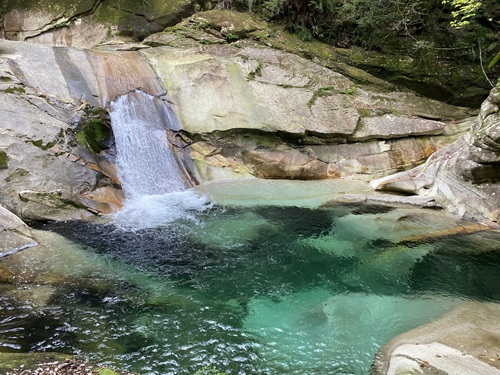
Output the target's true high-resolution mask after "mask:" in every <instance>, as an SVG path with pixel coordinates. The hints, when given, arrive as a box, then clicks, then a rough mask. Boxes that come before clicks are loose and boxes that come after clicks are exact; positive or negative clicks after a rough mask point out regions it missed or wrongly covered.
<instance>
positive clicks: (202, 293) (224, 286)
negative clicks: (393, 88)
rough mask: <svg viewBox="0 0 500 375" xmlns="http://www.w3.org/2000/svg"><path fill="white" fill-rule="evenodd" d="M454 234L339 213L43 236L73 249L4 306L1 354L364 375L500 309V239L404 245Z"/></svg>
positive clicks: (364, 210)
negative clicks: (425, 330) (418, 330)
mask: <svg viewBox="0 0 500 375" xmlns="http://www.w3.org/2000/svg"><path fill="white" fill-rule="evenodd" d="M456 225H460V223H455V222H454V221H453V220H452V219H449V218H446V217H445V216H443V215H441V214H440V213H439V212H436V211H431V210H428V211H426V210H412V209H400V208H398V209H395V208H391V207H387V206H373V205H346V204H343V205H336V206H332V207H325V208H298V207H276V206H258V207H240V208H238V207H232V208H224V207H219V206H212V207H207V208H206V209H205V210H203V211H196V212H191V213H190V215H188V216H184V217H183V218H177V219H176V220H174V221H172V222H170V223H168V224H164V225H160V226H157V227H153V228H146V229H140V230H135V231H134V230H123V229H119V228H117V227H116V226H115V225H113V224H104V225H103V224H101V225H97V224H91V223H71V222H70V223H58V224H46V225H43V226H42V227H41V228H39V229H42V230H44V231H52V232H56V233H59V234H61V235H63V236H64V237H65V238H66V240H60V239H57V238H56V239H54V237H53V236H51V235H48V236H47V238H46V240H45V242H46V245H47V247H48V248H49V249H50V250H49V251H48V252H46V253H44V254H43V258H42V257H41V258H40V259H43V261H41V260H37V261H33V265H32V267H33V270H34V271H33V272H39V274H40V275H42V276H43V277H42V276H40V277H39V279H37V280H38V281H37V283H36V285H35V284H30V285H26V286H24V287H23V288H24V289H30V288H31V289H32V290H31V291H30V293H31V294H30V296H31V299H30V298H25V299H24V300H23V299H22V298H21V297H20V295H19V294H15V293H12V292H10V293H2V297H0V349H1V350H3V351H13V352H28V351H58V352H65V353H74V354H78V355H82V356H84V357H86V358H88V359H89V360H91V361H92V362H94V363H98V364H103V365H107V366H111V367H117V368H122V369H127V370H130V371H134V372H137V373H141V374H194V373H196V372H197V371H198V372H199V373H203V372H202V371H205V370H207V369H208V368H212V367H214V368H217V369H218V370H219V371H224V372H227V373H228V374H356V375H357V374H367V373H368V372H369V368H370V364H371V362H372V361H373V356H374V354H375V353H376V351H377V350H378V349H379V348H380V347H381V346H383V345H384V344H385V343H386V342H387V341H388V340H390V339H391V338H392V337H394V336H395V335H398V334H400V333H402V332H405V331H407V330H409V329H412V328H414V327H416V326H418V325H420V324H423V323H426V322H429V321H431V320H433V319H436V318H437V317H439V316H441V315H442V314H444V313H446V312H448V311H450V310H451V309H453V308H454V307H456V306H458V305H459V304H460V303H462V302H463V301H465V300H470V299H473V300H479V301H493V302H498V301H500V284H499V283H498V274H500V235H499V233H498V232H494V231H489V232H480V233H475V234H461V235H460V234H456V235H453V236H447V237H436V238H430V239H427V240H420V241H419V240H415V238H413V239H410V236H414V235H423V234H425V233H431V232H435V231H440V230H444V229H446V228H450V227H453V226H456ZM40 233H42V232H40ZM409 239H410V240H409ZM54 275H56V276H54ZM55 279H57V280H56V281H57V282H56V281H54V280H55ZM44 280H45V281H44ZM2 288H4V289H5V290H9V289H8V288H9V287H8V286H6V285H3V286H2ZM43 288H46V289H47V288H48V291H47V292H46V294H47V297H46V298H45V299H43V303H41V302H40V300H41V299H42V298H40V297H38V299H35V298H34V297H33V296H34V295H38V296H40V295H41V294H42V292H43V291H44V290H45V289H43ZM37 293H38V294H37ZM35 300H36V301H38V303H35V302H33V301H35ZM23 301H24V302H23Z"/></svg>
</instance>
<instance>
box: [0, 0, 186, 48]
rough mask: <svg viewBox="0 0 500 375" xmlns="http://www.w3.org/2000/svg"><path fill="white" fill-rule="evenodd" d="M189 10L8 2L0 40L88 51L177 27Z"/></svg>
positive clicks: (176, 5) (95, 2)
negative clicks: (120, 39)
mask: <svg viewBox="0 0 500 375" xmlns="http://www.w3.org/2000/svg"><path fill="white" fill-rule="evenodd" d="M194 8H195V2H194V1H192V0H174V1H161V0H152V1H147V2H141V1H139V2H137V1H130V0H85V1H78V2H74V1H58V0H47V1H44V2H35V1H17V0H9V1H7V2H6V4H5V5H4V6H3V9H2V7H0V21H3V22H0V37H4V38H5V39H9V40H17V41H30V42H37V43H44V44H52V45H58V46H75V47H92V46H95V45H96V44H99V43H103V42H106V41H109V40H111V39H115V38H117V37H118V38H125V39H127V38H133V39H142V38H144V37H146V36H147V35H149V34H150V33H152V32H158V31H161V30H163V29H164V28H165V27H166V26H170V25H173V24H175V23H176V22H179V21H180V20H181V19H182V17H185V16H187V15H189V14H191V13H192V12H193V11H194ZM2 11H3V12H2ZM2 13H4V14H3V17H2Z"/></svg>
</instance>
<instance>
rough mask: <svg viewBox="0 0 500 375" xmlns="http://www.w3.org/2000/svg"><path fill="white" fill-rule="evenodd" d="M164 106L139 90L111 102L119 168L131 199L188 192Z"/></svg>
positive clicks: (126, 192)
mask: <svg viewBox="0 0 500 375" xmlns="http://www.w3.org/2000/svg"><path fill="white" fill-rule="evenodd" d="M166 111H167V108H165V106H164V104H163V102H162V101H161V100H159V99H157V98H155V97H153V96H151V95H149V94H146V93H144V92H142V91H139V90H136V91H133V92H131V93H129V94H126V95H122V96H120V97H119V98H118V99H116V100H115V101H113V102H111V111H110V116H111V126H112V127H113V133H114V136H115V142H116V148H117V166H118V174H119V178H120V181H121V183H122V188H123V191H124V193H125V197H126V198H127V199H134V198H138V197H140V196H144V195H159V194H166V193H172V192H176V191H182V190H185V185H184V182H183V180H182V176H181V172H180V170H179V167H178V164H177V161H176V160H175V156H174V154H173V152H172V150H171V149H170V147H169V145H168V140H167V135H166V131H165V130H166V127H165V125H167V124H165V117H166V116H165V113H166Z"/></svg>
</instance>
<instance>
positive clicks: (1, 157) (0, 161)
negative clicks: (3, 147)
mask: <svg viewBox="0 0 500 375" xmlns="http://www.w3.org/2000/svg"><path fill="white" fill-rule="evenodd" d="M8 164H9V157H8V156H7V153H6V152H5V151H0V169H7V168H8V167H9V165H8Z"/></svg>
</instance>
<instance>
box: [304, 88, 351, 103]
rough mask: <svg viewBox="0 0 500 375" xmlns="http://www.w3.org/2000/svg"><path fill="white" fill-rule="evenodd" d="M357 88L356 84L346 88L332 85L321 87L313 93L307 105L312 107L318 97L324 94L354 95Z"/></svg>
mask: <svg viewBox="0 0 500 375" xmlns="http://www.w3.org/2000/svg"><path fill="white" fill-rule="evenodd" d="M356 90H357V88H356V86H354V85H352V86H349V87H348V88H347V89H346V90H340V89H337V88H335V87H331V86H327V87H321V88H319V89H318V90H316V91H315V92H314V93H313V96H312V97H311V99H309V102H307V106H308V107H309V108H311V107H312V106H313V105H314V103H315V102H316V99H318V98H321V97H323V96H331V95H333V94H345V95H354V94H355V93H356Z"/></svg>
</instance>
